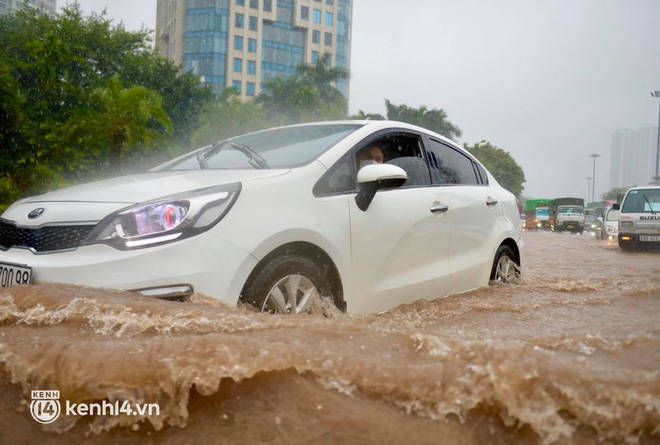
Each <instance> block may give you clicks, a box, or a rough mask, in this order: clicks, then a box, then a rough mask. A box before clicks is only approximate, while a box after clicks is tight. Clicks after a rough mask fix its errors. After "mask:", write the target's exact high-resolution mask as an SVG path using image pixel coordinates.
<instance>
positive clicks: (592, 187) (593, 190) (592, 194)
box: [589, 153, 600, 202]
mask: <svg viewBox="0 0 660 445" xmlns="http://www.w3.org/2000/svg"><path fill="white" fill-rule="evenodd" d="M589 156H590V157H592V158H594V174H593V176H592V178H593V180H594V182H593V184H592V186H591V202H595V201H596V158H600V155H599V154H598V153H592V154H590V155H589Z"/></svg>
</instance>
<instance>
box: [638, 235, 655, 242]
mask: <svg viewBox="0 0 660 445" xmlns="http://www.w3.org/2000/svg"><path fill="white" fill-rule="evenodd" d="M639 240H640V241H660V236H652V235H640V236H639Z"/></svg>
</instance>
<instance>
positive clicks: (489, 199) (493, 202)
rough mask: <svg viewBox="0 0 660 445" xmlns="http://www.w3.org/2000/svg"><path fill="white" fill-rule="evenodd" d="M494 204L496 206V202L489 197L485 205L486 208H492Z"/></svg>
mask: <svg viewBox="0 0 660 445" xmlns="http://www.w3.org/2000/svg"><path fill="white" fill-rule="evenodd" d="M495 204H497V200H496V199H493V198H490V197H489V198H488V199H487V200H486V205H487V206H494V205H495Z"/></svg>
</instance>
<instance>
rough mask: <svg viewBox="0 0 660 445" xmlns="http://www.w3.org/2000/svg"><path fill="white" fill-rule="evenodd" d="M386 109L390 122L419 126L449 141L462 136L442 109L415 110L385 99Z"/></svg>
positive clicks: (423, 108)
mask: <svg viewBox="0 0 660 445" xmlns="http://www.w3.org/2000/svg"><path fill="white" fill-rule="evenodd" d="M385 108H386V109H387V119H388V120H391V121H399V122H406V123H408V124H412V125H417V126H419V127H423V128H426V129H428V130H431V131H435V132H436V133H439V134H441V135H443V136H445V137H447V138H449V139H456V138H458V137H460V136H461V134H462V132H461V129H460V128H458V127H457V126H456V125H454V124H452V123H451V122H449V120H448V119H447V113H446V112H445V110H443V109H442V108H440V109H437V108H434V109H432V110H429V109H428V108H426V107H424V106H422V107H419V108H413V107H409V106H408V105H404V104H401V105H395V104H393V103H391V102H390V101H389V100H387V99H385Z"/></svg>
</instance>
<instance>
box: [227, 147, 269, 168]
mask: <svg viewBox="0 0 660 445" xmlns="http://www.w3.org/2000/svg"><path fill="white" fill-rule="evenodd" d="M231 146H232V147H234V148H237V149H238V150H240V151H241V152H243V153H244V154H245V155H246V156H247V157H248V158H250V160H251V161H254V162H256V163H257V165H258V166H259V167H260V168H270V165H268V162H266V160H265V159H264V158H263V157H261V155H260V154H259V153H257V152H256V151H254V150H252V149H251V148H250V147H248V146H247V145H244V144H237V143H236V142H232V143H231Z"/></svg>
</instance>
